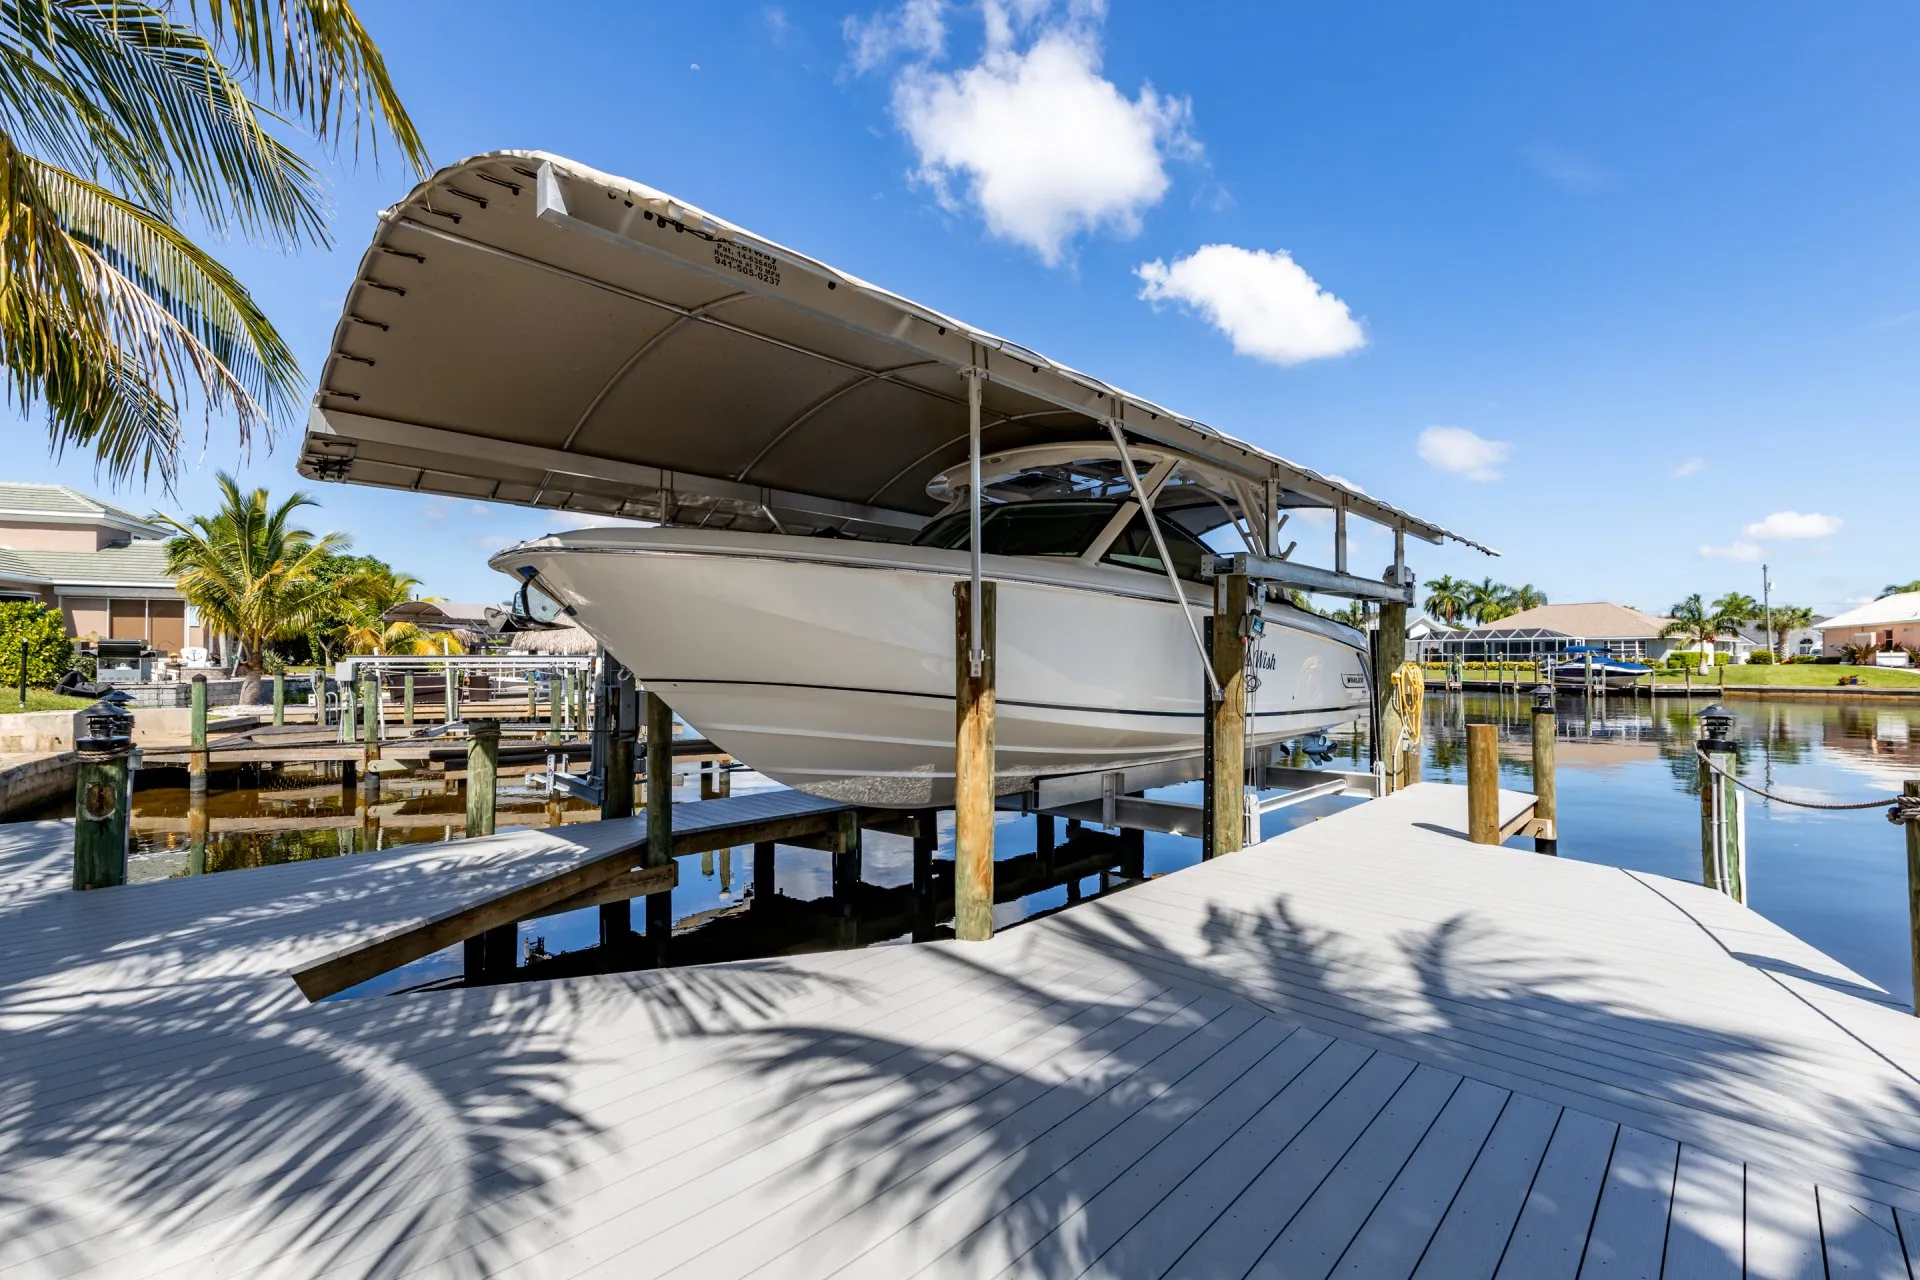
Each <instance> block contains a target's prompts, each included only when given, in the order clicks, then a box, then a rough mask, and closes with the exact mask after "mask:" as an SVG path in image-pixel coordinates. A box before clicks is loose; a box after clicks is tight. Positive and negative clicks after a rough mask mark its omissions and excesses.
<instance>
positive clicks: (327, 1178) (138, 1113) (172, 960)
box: [0, 837, 849, 1275]
mask: <svg viewBox="0 0 1920 1280" xmlns="http://www.w3.org/2000/svg"><path fill="white" fill-rule="evenodd" d="M68 839H69V840H70V837H68ZM62 856H64V855H62ZM58 862H59V857H58V856H56V857H54V858H52V859H51V860H50V861H49V866H48V867H47V868H38V867H36V868H34V869H33V871H34V872H35V873H36V874H38V873H49V874H51V873H57V872H59V870H60V868H59V866H58V865H57V864H58ZM273 870H274V869H266V870H264V871H246V872H240V873H236V875H235V877H234V879H233V880H232V881H229V882H228V883H229V884H236V883H238V881H239V880H240V878H242V877H256V876H262V875H267V876H271V875H272V873H273ZM431 873H432V872H431V868H429V869H428V870H427V871H424V872H423V870H422V866H421V864H420V863H418V862H405V861H401V862H396V863H394V864H393V865H392V866H390V867H384V868H383V867H375V868H372V869H369V868H368V867H367V866H366V865H365V864H361V865H359V866H358V867H355V866H353V865H351V864H349V863H348V862H347V860H340V862H339V863H337V864H335V865H334V866H332V867H329V868H327V869H326V875H327V877H329V878H326V879H323V880H320V881H318V882H317V883H316V884H315V885H314V886H313V887H312V892H311V893H309V894H307V895H304V896H302V895H299V894H293V895H290V896H289V897H287V898H284V899H282V900H281V905H282V906H283V907H284V910H283V911H282V912H281V913H280V914H278V915H274V914H273V913H270V912H265V911H262V910H257V909H254V908H253V907H251V906H249V907H240V908H233V909H226V908H220V907H218V906H216V907H215V908H214V909H209V910H207V911H206V912H205V913H204V914H201V915H198V916H194V915H192V914H191V913H189V912H183V911H181V910H178V908H179V905H180V902H181V901H182V899H183V897H190V896H192V895H196V894H199V895H202V896H203V897H204V896H206V891H207V890H209V889H210V888H211V887H212V882H211V881H210V880H208V879H201V880H199V881H197V882H188V881H176V882H167V883H161V884H156V885H151V886H148V885H141V886H131V887H129V889H127V890H124V891H122V890H111V891H105V892H106V893H115V894H124V895H125V896H124V897H123V898H122V899H121V902H123V903H126V904H133V905H134V906H135V907H137V908H139V909H140V910H141V912H142V913H143V914H147V913H150V914H151V916H152V920H153V923H152V924H151V926H150V927H149V928H147V931H146V932H145V933H144V934H143V935H140V936H136V937H134V938H132V939H125V938H122V939H120V940H117V941H116V940H112V939H109V938H107V937H106V936H105V935H104V934H96V935H92V936H89V935H87V934H86V933H84V932H76V930H75V928H74V927H72V926H69V927H67V928H64V929H63V928H59V927H54V928H49V927H48V926H47V924H46V922H45V919H44V918H43V917H40V916H34V915H32V914H31V912H30V908H31V907H32V905H33V903H34V900H35V894H33V893H24V892H23V893H15V894H11V895H9V896H7V897H6V898H5V899H4V900H0V960H4V964H0V974H3V975H4V976H0V1270H9V1269H11V1268H14V1267H19V1268H21V1269H22V1271H23V1272H24V1273H25V1274H29V1275H32V1274H42V1273H46V1274H52V1273H59V1274H69V1273H71V1272H74V1271H77V1270H82V1269H85V1268H88V1267H100V1268H103V1269H105V1270H106V1271H108V1272H109V1273H112V1274H121V1273H141V1274H145V1273H148V1272H150V1271H154V1270H160V1269H163V1268H164V1267H167V1266H172V1265H181V1264H186V1265H187V1266H188V1267H189V1268H193V1269H198V1267H200V1266H205V1265H209V1264H211V1263H212V1262H213V1261H215V1260H217V1261H218V1263H219V1265H220V1267H221V1269H222V1273H223V1274H225V1273H228V1272H229V1271H239V1270H244V1269H245V1268H247V1267H249V1266H264V1267H267V1268H268V1269H269V1270H270V1271H272V1272H274V1273H276V1274H284V1275H309V1274H318V1273H321V1272H323V1271H326V1270H328V1269H329V1268H340V1269H341V1271H342V1273H343V1274H352V1275H400V1274H404V1273H408V1272H411V1271H414V1270H415V1269H416V1268H420V1267H426V1268H428V1269H429V1270H430V1271H431V1273H432V1274H436V1275H483V1274H490V1273H491V1272H492V1271H494V1270H495V1269H497V1267H498V1266H499V1265H501V1264H502V1263H504V1262H505V1261H506V1260H507V1254H506V1247H505V1244H504V1243H503V1242H504V1240H505V1239H506V1238H507V1234H508V1232H509V1231H510V1229H511V1228H513V1227H515V1226H523V1225H524V1224H525V1223H526V1222H527V1221H529V1220H534V1221H539V1220H541V1219H543V1218H550V1217H551V1216H552V1215H554V1214H555V1213H557V1212H559V1211H560V1210H561V1209H562V1208H563V1205H562V1203H561V1201H560V1199H559V1198H558V1197H559V1196H560V1195H561V1194H562V1191H563V1189H564V1188H565V1187H566V1186H567V1185H568V1183H569V1181H570V1180H571V1179H574V1178H577V1177H578V1176H579V1175H581V1173H582V1172H583V1171H584V1170H587V1169H588V1168H589V1167H590V1166H592V1165H593V1164H594V1163H595V1162H596V1161H603V1160H606V1159H608V1158H610V1157H617V1156H618V1154H619V1150H620V1135H619V1133H618V1132H616V1131H615V1130H613V1129H611V1128H609V1126H608V1125H607V1124H606V1123H605V1121H604V1119H603V1117H604V1116H605V1115H607V1114H609V1113H610V1109H611V1110H617V1106H616V1105H615V1104H617V1103H618V1101H619V1100H620V1099H621V1098H622V1097H624V1096H627V1095H629V1094H632V1093H635V1092H636V1091H644V1089H645V1084H646V1080H647V1078H648V1077H647V1068H648V1067H651V1068H652V1069H653V1071H654V1073H655V1074H657V1075H660V1074H665V1073H664V1072H663V1071H662V1064H669V1063H671V1062H672V1061H673V1060H674V1059H675V1058H676V1056H678V1057H684V1056H685V1055H686V1054H688V1053H689V1052H692V1051H693V1049H692V1047H693V1046H696V1045H700V1044H702V1043H703V1042H705V1041H706V1040H708V1039H711V1038H716V1037H724V1036H726V1035H729V1034H733V1033H737V1032H739V1031H741V1030H742V1029H745V1028H750V1027H753V1026H756V1025H760V1024H762V1023H764V1022H766V1021H767V1020H769V1019H773V1018H778V1017H781V1016H785V1015H786V1014H788V1013H789V1012H790V1011H791V1010H793V1009H794V1008H795V1007H796V1006H799V1005H801V1004H803V1003H805V1002H807V1001H809V1000H818V999H822V998H830V997H833V996H835V995H837V994H844V993H845V992H846V991H847V990H849V986H848V984H846V983H843V982H841V981H840V980H839V979H837V978H835V977H834V976H833V975H832V973H831V972H820V971H807V970H804V969H801V968H798V967H796V966H793V965H791V964H788V963H786V962H782V961H777V960H775V961H765V962H758V963H746V964H738V965H732V966H727V967H725V968H715V969H699V970H676V971H663V972H657V973H641V974H628V975H613V976H608V977H604V978H596V979H590V980H584V981H579V982H572V983H543V984H528V985H525V986H518V987H490V988H473V989H467V990H457V991H442V992H431V993H421V994H419V995H415V996H411V997H394V998H385V999H372V1000H361V1001H350V1002H341V1003H335V1004H321V1005H308V1004H307V1003H306V1002H305V1001H304V999H303V998H302V997H300V995H299V993H298V991H297V990H296V989H295V988H294V986H293V982H292V979H291V978H290V977H288V976H287V974H286V972H285V970H284V968H282V967H280V966H279V965H278V964H275V963H272V961H273V959H274V958H275V957H278V956H281V955H283V954H289V953H293V952H296V951H297V949H298V947H299V946H300V945H302V944H303V943H304V941H305V939H306V937H307V935H308V933H309V932H310V931H311V930H313V929H315V928H316V927H318V925H319V923H320V922H321V921H323V920H325V919H327V918H329V917H332V918H334V919H335V920H336V921H337V919H338V913H339V910H340V908H341V902H342V895H345V894H346V893H347V891H346V890H345V889H344V888H343V887H342V886H343V885H344V884H345V883H346V882H347V878H348V876H349V875H350V874H351V875H352V876H353V877H354V878H355V882H356V883H357V885H358V887H357V888H356V889H355V890H354V891H353V892H354V893H358V894H365V895H369V896H378V895H381V894H396V895H400V896H401V897H402V899H404V897H405V895H407V894H408V893H410V892H414V891H415V890H416V889H417V888H418V885H417V884H415V883H414V881H415V878H416V877H419V876H422V875H424V874H431ZM27 878H28V879H32V878H33V877H32V876H29V877H27ZM221 879H222V880H227V878H226V877H221ZM254 883H256V884H261V885H264V883H265V882H264V881H255V882H254ZM62 892H64V890H62ZM40 901H41V902H42V903H45V902H47V901H53V902H54V903H55V909H56V910H60V911H68V910H71V909H72V906H73V905H74V904H71V903H70V901H69V900H64V899H51V900H50V899H47V898H45V897H44V896H43V897H41V899H40ZM77 905H78V908H79V910H78V912H77V913H76V914H73V915H69V916H67V917H66V920H67V921H72V920H80V921H82V922H88V921H94V922H97V921H98V919H99V917H100V915H101V914H102V911H101V908H102V907H103V906H106V907H116V906H117V905H118V904H111V903H107V902H106V900H105V898H104V897H102V898H98V899H95V900H94V901H93V902H88V903H80V904H77ZM89 908H92V910H91V911H89V910H88V909H89ZM241 935H244V937H245V939H246V945H245V946H244V947H243V948H241V950H242V952H243V955H242V958H240V959H238V960H236V959H235V957H234V956H233V955H232V951H233V949H234V945H235V944H234V939H235V938H236V937H237V936H241ZM306 945H308V946H309V947H310V944H306ZM249 956H252V957H266V960H264V961H262V960H259V959H257V958H256V959H254V960H253V961H252V962H249V960H248V959H247V958H246V957H249ZM95 983H98V984H99V989H89V988H90V986H92V984H95ZM636 1015H637V1016H636ZM646 1097H647V1101H648V1103H649V1104H650V1105H656V1106H659V1105H669V1104H670V1102H671V1099H669V1098H667V1097H666V1096H665V1092H663V1091H656V1092H654V1093H652V1094H649V1095H646ZM196 1257H197V1258H199V1259H200V1263H199V1264H195V1263H193V1262H192V1261H191V1260H192V1259H194V1258H196Z"/></svg>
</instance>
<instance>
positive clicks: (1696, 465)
mask: <svg viewBox="0 0 1920 1280" xmlns="http://www.w3.org/2000/svg"><path fill="white" fill-rule="evenodd" d="M1706 469H1707V460H1706V459H1705V458H1688V459H1687V460H1686V461H1685V462H1683V463H1681V464H1680V465H1679V466H1677V467H1675V468H1674V469H1673V470H1671V471H1669V472H1667V474H1668V475H1669V476H1671V477H1673V478H1674V479H1675V480H1685V479H1686V478H1687V477H1688V476H1697V475H1699V474H1700V473H1701V472H1702V471H1705V470H1706Z"/></svg>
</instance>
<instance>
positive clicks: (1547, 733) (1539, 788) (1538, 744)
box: [1533, 690, 1560, 854]
mask: <svg viewBox="0 0 1920 1280" xmlns="http://www.w3.org/2000/svg"><path fill="white" fill-rule="evenodd" d="M1542 703H1544V704H1545V705H1542ZM1558 724H1559V717H1558V715H1557V714H1556V713H1555V710H1554V705H1553V695H1552V692H1551V690H1549V691H1548V693H1547V694H1546V695H1545V696H1544V697H1542V698H1539V699H1537V700H1536V701H1535V702H1534V704H1533V817H1534V821H1535V822H1537V823H1541V824H1543V825H1542V826H1540V827H1537V828H1536V831H1545V832H1547V833H1548V834H1545V835H1539V834H1536V835H1535V836H1534V837H1533V851H1534V852H1535V853H1549V854H1558V853H1559V851H1560V824H1559V819H1560V788H1559V783H1558V781H1557V779H1556V777H1555V774H1554V768H1555V766H1554V749H1555V746H1556V743H1557V732H1558V730H1557V726H1558Z"/></svg>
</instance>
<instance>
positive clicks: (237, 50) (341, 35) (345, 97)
mask: <svg viewBox="0 0 1920 1280" xmlns="http://www.w3.org/2000/svg"><path fill="white" fill-rule="evenodd" d="M203 2H204V3H205V4H206V13H207V19H208V22H209V24H210V25H211V27H212V29H213V31H214V33H215V36H216V38H218V39H222V40H229V41H230V45H231V50H232V54H233V57H234V60H235V62H236V64H237V65H238V66H239V67H240V69H241V71H242V74H246V75H252V76H257V77H258V78H259V79H260V80H261V81H262V82H264V83H266V84H269V85H271V86H273V88H274V90H275V92H277V93H278V94H279V96H280V98H281V100H282V101H284V102H286V103H287V104H288V106H289V107H291V108H292V110H293V111H294V113H295V114H298V115H302V116H304V117H305V122H306V126H307V128H308V129H309V130H310V131H311V132H312V133H313V135H314V136H315V137H317V138H320V139H323V140H327V141H333V142H337V141H338V140H339V138H340V136H341V132H342V130H343V128H344V126H345V123H346V118H347V115H348V113H349V110H351V113H352V115H353V117H354V119H355V120H356V122H357V121H358V120H360V119H362V118H374V117H377V118H378V119H379V120H380V121H381V122H382V123H383V124H385V125H386V127H387V132H388V133H389V134H391V135H392V137H393V140H394V142H395V144H396V145H398V146H399V148H400V154H401V155H402V156H404V157H405V158H406V160H407V162H408V163H409V164H411V165H412V166H413V168H414V170H415V172H417V173H419V174H421V175H422V176H424V175H425V174H426V173H427V171H428V169H429V168H430V167H431V166H430V164H429V162H428V160H427V149H426V145H425V144H424V143H422V142H421V140H420V134H419V132H418V130H416V129H415V128H414V126H413V121H412V119H411V118H409V117H408V115H407V110H406V108H405V107H403V106H402V105H401V104H400V95H399V94H398V93H397V92H395V91H394V87H393V81H392V79H391V78H389V76H388V75H387V61H386V59H385V57H383V56H382V55H381V53H380V49H379V47H378V46H377V45H375V44H374V42H373V38H372V37H371V36H369V35H368V34H367V29H366V28H365V27H363V26H362V25H361V24H360V18H359V16H358V15H357V14H355V13H354V11H353V6H352V5H351V4H349V3H347V0H189V10H190V12H192V13H193V14H194V16H195V17H198V15H199V12H200V5H201V4H202V3H203ZM367 137H368V140H369V145H370V147H371V148H372V149H374V150H375V152H376V154H377V152H378V147H379V134H378V133H377V132H376V131H374V130H373V129H369V130H368V131H367ZM353 138H354V143H355V146H356V148H357V147H358V145H359V138H360V131H359V128H358V125H357V123H356V125H355V128H354V130H353Z"/></svg>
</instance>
